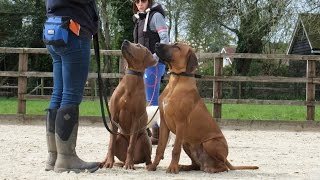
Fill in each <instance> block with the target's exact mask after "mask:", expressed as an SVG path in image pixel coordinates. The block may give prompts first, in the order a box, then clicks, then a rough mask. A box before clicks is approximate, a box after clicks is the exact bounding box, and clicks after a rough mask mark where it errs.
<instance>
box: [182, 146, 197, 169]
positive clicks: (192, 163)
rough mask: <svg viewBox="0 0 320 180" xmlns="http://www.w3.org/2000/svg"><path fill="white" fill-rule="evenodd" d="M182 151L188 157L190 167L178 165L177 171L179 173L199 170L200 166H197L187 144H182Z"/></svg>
mask: <svg viewBox="0 0 320 180" xmlns="http://www.w3.org/2000/svg"><path fill="white" fill-rule="evenodd" d="M183 150H184V152H185V153H186V154H187V155H188V156H189V157H190V159H191V165H180V164H179V170H180V171H192V170H200V166H199V165H198V164H197V162H196V160H195V159H194V156H193V154H192V150H191V147H190V146H189V145H188V144H183ZM196 158H197V157H196Z"/></svg>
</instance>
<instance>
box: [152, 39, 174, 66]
mask: <svg viewBox="0 0 320 180" xmlns="http://www.w3.org/2000/svg"><path fill="white" fill-rule="evenodd" d="M166 47H167V45H166V44H162V43H157V44H156V46H155V52H156V54H157V56H158V57H159V58H160V59H161V60H163V61H165V62H170V61H171V54H170V52H169V51H168V48H166Z"/></svg>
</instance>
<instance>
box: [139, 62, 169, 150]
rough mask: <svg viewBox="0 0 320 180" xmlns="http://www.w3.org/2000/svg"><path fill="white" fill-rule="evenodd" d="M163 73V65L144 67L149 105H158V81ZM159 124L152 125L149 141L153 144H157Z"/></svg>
mask: <svg viewBox="0 0 320 180" xmlns="http://www.w3.org/2000/svg"><path fill="white" fill-rule="evenodd" d="M164 73H165V65H164V64H162V63H160V62H159V63H158V64H157V66H152V67H149V68H147V69H146V71H145V74H144V81H145V85H146V98H147V102H148V105H149V106H159V95H160V82H161V77H162V76H163V75H164ZM158 138H159V124H157V123H155V124H154V125H153V126H152V137H151V142H152V144H153V145H156V144H158Z"/></svg>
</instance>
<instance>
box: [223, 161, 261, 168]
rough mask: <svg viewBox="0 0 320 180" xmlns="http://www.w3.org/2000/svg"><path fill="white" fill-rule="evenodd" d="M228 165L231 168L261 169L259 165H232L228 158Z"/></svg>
mask: <svg viewBox="0 0 320 180" xmlns="http://www.w3.org/2000/svg"><path fill="white" fill-rule="evenodd" d="M226 165H227V166H228V168H229V169H230V170H242V169H259V167H258V166H232V164H231V163H230V162H229V161H228V160H227V162H226Z"/></svg>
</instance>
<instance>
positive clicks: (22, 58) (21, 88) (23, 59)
mask: <svg viewBox="0 0 320 180" xmlns="http://www.w3.org/2000/svg"><path fill="white" fill-rule="evenodd" d="M18 71H19V73H23V72H27V71H28V54H25V53H21V54H19V68H18ZM27 81H28V78H27V77H25V76H19V77H18V114H26V99H25V94H26V93H27Z"/></svg>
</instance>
